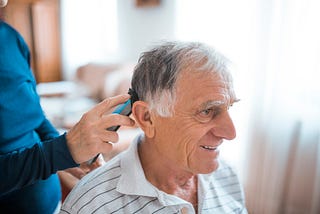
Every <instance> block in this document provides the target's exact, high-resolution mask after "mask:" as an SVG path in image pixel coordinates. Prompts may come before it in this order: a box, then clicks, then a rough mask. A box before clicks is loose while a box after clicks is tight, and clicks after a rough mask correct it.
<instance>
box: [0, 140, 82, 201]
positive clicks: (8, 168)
mask: <svg viewBox="0 0 320 214" xmlns="http://www.w3.org/2000/svg"><path fill="white" fill-rule="evenodd" d="M0 166H1V170H0V196H1V195H4V194H6V193H8V192H11V191H13V190H16V189H19V188H22V187H24V186H27V185H30V184H32V183H34V182H35V181H37V180H40V179H46V178H48V177H49V176H50V175H51V174H53V173H56V172H57V171H58V170H62V169H66V168H71V167H75V166H78V164H77V163H75V162H74V160H73V159H72V156H71V154H70V152H69V150H68V147H67V145H66V138H65V135H62V136H60V137H58V138H54V139H52V140H49V141H44V142H41V143H37V144H35V145H34V146H33V147H31V148H25V149H22V150H18V151H14V152H11V153H8V154H3V155H0Z"/></svg>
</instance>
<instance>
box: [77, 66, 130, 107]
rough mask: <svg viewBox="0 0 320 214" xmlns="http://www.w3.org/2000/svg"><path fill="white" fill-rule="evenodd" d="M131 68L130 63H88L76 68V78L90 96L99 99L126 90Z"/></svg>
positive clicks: (125, 91)
mask: <svg viewBox="0 0 320 214" xmlns="http://www.w3.org/2000/svg"><path fill="white" fill-rule="evenodd" d="M133 68H134V66H133V65H132V64H130V63H124V64H98V63H88V64H86V65H83V66H80V67H79V68H78V69H77V71H76V80H77V82H78V83H80V84H81V85H83V86H84V87H86V88H87V90H88V93H89V94H90V97H91V98H93V99H95V100H97V101H101V100H103V99H105V98H107V97H111V96H115V95H119V94H122V93H127V92H128V89H129V87H130V85H131V76H132V71H133Z"/></svg>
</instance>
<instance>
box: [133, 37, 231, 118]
mask: <svg viewBox="0 0 320 214" xmlns="http://www.w3.org/2000/svg"><path fill="white" fill-rule="evenodd" d="M228 62H229V61H228V60H227V59H226V58H225V57H224V56H223V55H221V54H220V53H218V52H217V51H216V50H214V49H213V48H211V47H208V46H206V45H204V44H201V43H194V42H165V43H162V44H160V45H158V46H155V47H154V48H152V49H151V50H150V51H146V52H144V53H142V55H141V56H140V59H139V61H138V64H137V65H136V67H135V69H134V73H133V76H132V81H131V86H132V89H133V90H134V91H135V92H136V93H137V95H138V96H139V100H142V101H145V102H147V103H148V104H149V107H150V109H151V110H155V111H156V112H157V113H158V114H159V115H160V116H163V117H169V116H172V114H173V107H174V104H175V101H176V88H175V85H176V82H177V79H178V78H179V75H180V73H181V71H188V72H201V71H204V72H214V73H219V74H222V76H223V77H224V78H225V79H226V80H227V81H228V82H232V80H231V76H230V74H229V72H228V69H227V63H228Z"/></svg>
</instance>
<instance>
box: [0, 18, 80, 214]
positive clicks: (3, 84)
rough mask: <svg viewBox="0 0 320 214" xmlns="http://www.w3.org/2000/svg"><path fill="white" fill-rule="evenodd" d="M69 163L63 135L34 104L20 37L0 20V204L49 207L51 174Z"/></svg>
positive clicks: (54, 195) (53, 197) (54, 185)
mask: <svg viewBox="0 0 320 214" xmlns="http://www.w3.org/2000/svg"><path fill="white" fill-rule="evenodd" d="M74 166H77V164H76V163H75V162H74V161H73V159H72V156H71V154H70V153H69V150H68V148H67V145H66V138H65V135H62V136H59V134H58V132H57V131H56V129H55V128H54V127H53V126H52V125H51V123H50V122H49V121H48V120H47V119H46V117H45V115H44V113H43V111H42V108H41V106H40V101H39V96H38V94H37V93H36V82H35V79H34V76H33V74H32V71H31V69H30V53H29V49H28V47H27V45H26V43H25V41H24V40H23V38H22V37H21V36H20V34H19V33H18V32H17V31H16V30H14V29H13V28H12V27H11V26H9V25H8V24H6V23H5V22H3V21H0V167H1V169H0V210H4V209H3V206H4V204H10V203H11V202H12V204H11V205H14V207H15V208H18V207H19V205H21V207H20V208H21V209H20V210H19V209H18V210H16V211H21V212H20V213H27V212H26V211H25V208H26V206H28V207H29V209H28V210H29V212H30V213H31V212H32V213H50V210H52V211H53V210H54V208H55V207H56V205H57V203H58V201H59V200H60V197H61V193H60V184H59V180H58V177H57V175H52V174H53V173H55V172H56V171H57V170H60V169H65V168H70V167H74ZM51 175H52V176H51ZM50 176H51V177H50ZM40 179H46V180H42V181H40ZM21 188H22V189H21ZM28 201H29V202H28ZM24 203H26V204H24ZM30 203H31V204H30ZM30 205H32V206H30ZM38 208H39V209H38ZM41 210H42V211H41ZM43 210H46V211H45V212H43Z"/></svg>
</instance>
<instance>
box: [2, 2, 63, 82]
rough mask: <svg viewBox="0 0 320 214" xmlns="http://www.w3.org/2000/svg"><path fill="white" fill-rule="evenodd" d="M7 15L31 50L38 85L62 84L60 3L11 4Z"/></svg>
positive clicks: (7, 9)
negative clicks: (58, 82) (60, 82)
mask: <svg viewBox="0 0 320 214" xmlns="http://www.w3.org/2000/svg"><path fill="white" fill-rule="evenodd" d="M4 12H5V15H4V19H5V20H6V22H8V23H9V24H11V25H12V26H13V27H14V28H15V29H16V30H18V31H19V32H20V33H21V34H22V36H23V37H24V39H25V40H26V42H27V44H28V46H29V48H30V51H31V58H32V62H31V66H32V70H33V72H34V75H35V77H36V80H37V82H38V83H40V82H52V81H59V80H61V79H62V74H61V46H60V44H61V42H60V14H59V13H60V1H59V0H9V2H8V5H7V6H6V7H5V8H4Z"/></svg>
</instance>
